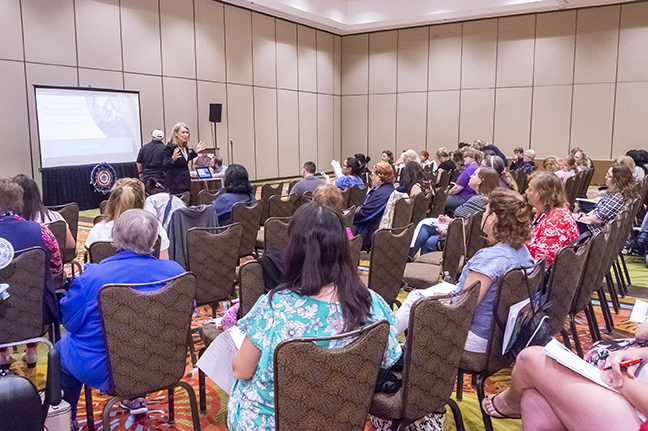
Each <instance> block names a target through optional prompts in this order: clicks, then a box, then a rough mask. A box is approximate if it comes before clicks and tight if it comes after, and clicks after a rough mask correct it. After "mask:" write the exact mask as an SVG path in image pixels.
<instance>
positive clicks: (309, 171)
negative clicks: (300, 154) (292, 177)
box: [290, 162, 324, 196]
mask: <svg viewBox="0 0 648 431" xmlns="http://www.w3.org/2000/svg"><path fill="white" fill-rule="evenodd" d="M316 170H317V167H316V166H315V163H313V162H306V163H304V166H303V167H302V179H301V180H300V181H299V182H298V183H297V184H295V186H294V187H293V188H292V190H291V191H290V194H291V195H295V196H301V195H303V194H304V193H306V192H314V191H315V189H316V188H318V187H319V186H321V185H322V184H324V180H322V179H321V178H317V177H316V176H315V171H316Z"/></svg>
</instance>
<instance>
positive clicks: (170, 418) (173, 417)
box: [168, 388, 175, 424]
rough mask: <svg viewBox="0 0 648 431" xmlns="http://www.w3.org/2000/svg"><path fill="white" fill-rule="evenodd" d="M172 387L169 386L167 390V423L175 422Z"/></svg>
mask: <svg viewBox="0 0 648 431" xmlns="http://www.w3.org/2000/svg"><path fill="white" fill-rule="evenodd" d="M174 389H175V388H171V389H169V390H168V393H169V423H170V424H174V423H175V410H174V403H175V395H174V393H173V392H174Z"/></svg>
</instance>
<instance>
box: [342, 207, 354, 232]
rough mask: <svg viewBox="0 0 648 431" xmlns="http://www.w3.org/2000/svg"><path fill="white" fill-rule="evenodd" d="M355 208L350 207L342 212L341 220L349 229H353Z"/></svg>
mask: <svg viewBox="0 0 648 431" xmlns="http://www.w3.org/2000/svg"><path fill="white" fill-rule="evenodd" d="M355 213H356V206H355V205H354V206H352V207H350V208H347V209H345V210H342V219H343V220H344V226H345V227H348V228H349V229H351V228H352V227H353V218H354V217H355Z"/></svg>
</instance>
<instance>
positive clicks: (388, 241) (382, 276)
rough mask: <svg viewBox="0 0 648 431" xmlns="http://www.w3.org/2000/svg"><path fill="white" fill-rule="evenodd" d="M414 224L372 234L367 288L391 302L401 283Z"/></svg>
mask: <svg viewBox="0 0 648 431" xmlns="http://www.w3.org/2000/svg"><path fill="white" fill-rule="evenodd" d="M414 228H415V226H414V225H412V224H409V225H407V226H404V227H402V228H397V229H378V230H376V232H374V234H373V243H372V244H373V245H372V248H371V258H370V259H371V260H370V264H369V288H370V289H371V290H373V291H374V292H376V293H377V294H379V295H380V296H382V297H383V299H384V300H385V302H387V304H393V303H394V302H395V301H396V298H397V297H398V293H399V292H400V289H401V287H402V285H403V273H404V272H405V264H407V258H408V255H409V248H410V243H411V242H412V236H413V235H414Z"/></svg>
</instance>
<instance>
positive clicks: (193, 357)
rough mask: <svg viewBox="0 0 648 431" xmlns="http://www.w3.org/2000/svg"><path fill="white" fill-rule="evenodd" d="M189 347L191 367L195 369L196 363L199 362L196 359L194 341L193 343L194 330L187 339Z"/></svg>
mask: <svg viewBox="0 0 648 431" xmlns="http://www.w3.org/2000/svg"><path fill="white" fill-rule="evenodd" d="M187 345H188V346H189V354H190V355H191V365H192V366H193V367H195V366H196V362H198V360H197V359H196V351H195V349H196V348H195V346H194V341H193V330H191V331H189V336H188V338H187Z"/></svg>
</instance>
